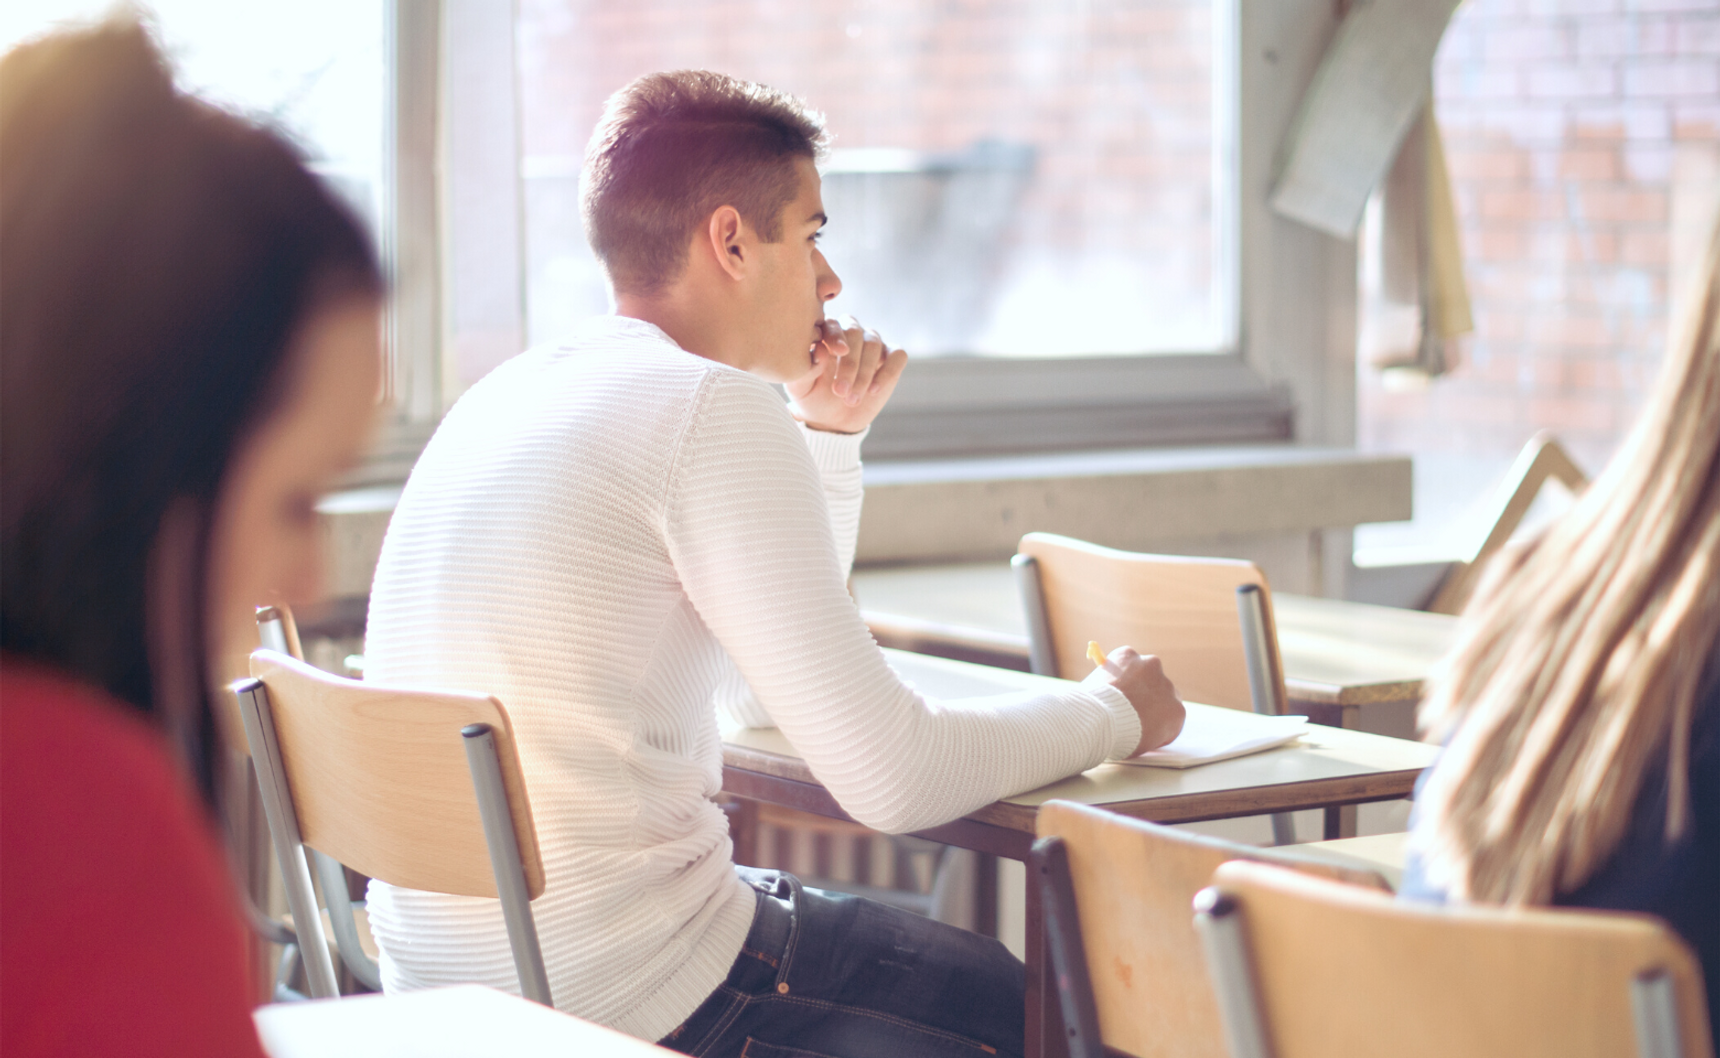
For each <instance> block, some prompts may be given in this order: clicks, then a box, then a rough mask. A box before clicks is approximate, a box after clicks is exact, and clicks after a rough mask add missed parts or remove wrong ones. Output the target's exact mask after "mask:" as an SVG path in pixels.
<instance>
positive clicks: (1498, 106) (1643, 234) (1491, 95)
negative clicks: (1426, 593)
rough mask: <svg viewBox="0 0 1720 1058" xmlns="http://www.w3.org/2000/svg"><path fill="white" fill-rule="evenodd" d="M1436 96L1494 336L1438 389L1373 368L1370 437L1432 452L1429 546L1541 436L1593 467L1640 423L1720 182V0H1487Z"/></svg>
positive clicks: (1445, 47)
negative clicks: (1684, 272) (1675, 296)
mask: <svg viewBox="0 0 1720 1058" xmlns="http://www.w3.org/2000/svg"><path fill="white" fill-rule="evenodd" d="M1434 88H1435V98H1436V104H1437V107H1438V115H1439V121H1440V126H1441V128H1442V130H1443V132H1444V135H1445V138H1446V147H1447V152H1448V158H1449V163H1450V168H1451V173H1452V178H1453V183H1454V191H1455V194H1456V199H1457V207H1458V214H1459V217H1460V220H1461V225H1462V236H1463V251H1464V259H1465V264H1466V267H1467V269H1468V275H1469V286H1470V294H1471V297H1472V299H1473V302H1474V314H1475V324H1476V332H1475V334H1474V336H1473V338H1472V339H1471V340H1470V341H1469V342H1468V343H1467V348H1466V350H1465V352H1466V358H1465V360H1464V362H1463V363H1462V365H1461V366H1460V367H1459V368H1458V369H1457V370H1456V371H1454V372H1453V373H1452V374H1451V375H1450V376H1448V377H1446V378H1442V379H1439V380H1437V381H1435V382H1433V383H1432V384H1431V385H1430V386H1428V387H1427V388H1426V389H1422V390H1414V391H1408V392H1402V391H1399V392H1394V391H1392V390H1391V389H1388V388H1387V385H1386V384H1385V380H1384V379H1382V377H1381V376H1380V375H1379V373H1378V372H1376V371H1374V370H1373V369H1371V368H1369V367H1367V366H1366V365H1362V366H1361V367H1360V368H1359V369H1358V370H1359V376H1360V377H1359V379H1358V390H1359V423H1358V439H1359V443H1360V445H1361V446H1362V447H1363V448H1365V449H1369V450H1375V451H1401V452H1412V453H1414V454H1415V456H1416V459H1417V482H1416V486H1417V494H1416V502H1417V507H1418V511H1417V522H1418V523H1421V529H1422V531H1421V532H1420V533H1419V536H1417V537H1416V540H1417V541H1418V542H1421V543H1437V542H1439V541H1440V539H1441V536H1442V531H1443V530H1449V529H1450V528H1451V527H1452V526H1453V525H1454V523H1459V522H1462V521H1463V520H1464V518H1465V517H1466V516H1468V515H1470V514H1472V513H1474V508H1473V507H1472V506H1471V504H1472V502H1473V500H1474V499H1475V498H1476V497H1477V496H1478V495H1480V494H1483V493H1485V492H1487V491H1489V490H1490V487H1491V485H1492V482H1493V480H1494V478H1495V476H1496V475H1498V474H1502V473H1503V471H1504V468H1505V467H1506V466H1507V465H1508V464H1509V462H1510V460H1511V458H1512V456H1513V455H1515V453H1516V452H1517V451H1518V449H1519V448H1521V446H1522V445H1523V443H1524V442H1525V441H1526V440H1527V439H1528V437H1529V436H1530V434H1532V433H1533V432H1534V431H1535V430H1537V429H1540V428H1550V429H1552V430H1555V431H1556V432H1557V433H1558V436H1559V437H1560V439H1561V440H1563V441H1564V442H1565V443H1566V445H1567V446H1568V447H1569V448H1570V449H1571V451H1572V453H1573V455H1575V457H1576V458H1577V460H1578V462H1579V463H1580V464H1582V465H1583V466H1584V467H1585V468H1586V469H1587V470H1589V471H1590V472H1591V473H1592V472H1594V471H1598V470H1599V469H1600V468H1601V467H1602V466H1603V465H1604V464H1605V462H1606V460H1607V459H1608V458H1609V457H1610V456H1611V454H1612V453H1613V451H1614V450H1615V448H1616V447H1617V445H1618V443H1619V441H1620V439H1621V438H1622V436H1623V435H1624V433H1625V432H1626V430H1627V429H1628V428H1629V426H1630V424H1631V423H1632V421H1633V420H1634V419H1635V417H1636V414H1637V411H1638V409H1639V408H1640V407H1641V405H1642V402H1643V399H1644V396H1645V394H1646V392H1647V390H1648V388H1649V387H1650V385H1651V384H1652V383H1653V380H1654V378H1655V374H1656V371H1657V369H1658V367H1659V365H1660V362H1661V357H1662V352H1663V346H1664V343H1665V341H1666V335H1667V320H1668V313H1669V311H1670V308H1671V302H1672V291H1673V280H1674V272H1675V271H1677V265H1678V262H1679V261H1680V260H1681V259H1683V258H1685V257H1687V256H1688V255H1689V254H1690V253H1692V252H1694V251H1693V250H1692V249H1691V246H1692V244H1693V243H1694V242H1696V241H1698V240H1699V237H1700V227H1701V221H1700V219H1699V215H1700V214H1701V213H1702V212H1703V206H1704V202H1705V200H1707V199H1708V198H1709V197H1710V196H1712V195H1713V194H1714V191H1715V187H1716V185H1715V176H1716V174H1717V173H1720V0H1468V2H1467V3H1465V4H1463V5H1462V7H1460V8H1459V9H1458V11H1457V13H1456V15H1455V16H1454V18H1453V20H1452V23H1451V26H1450V29H1449V30H1448V31H1447V33H1446V36H1445V39H1444V42H1443V43H1442V45H1441V48H1440V51H1439V56H1438V60H1437V64H1436V68H1435V71H1434ZM1451 535H1452V534H1451V533H1449V532H1446V533H1445V536H1446V537H1447V539H1446V541H1445V542H1447V543H1452V542H1455V541H1452V540H1451V539H1450V536H1451ZM1373 539H1382V538H1381V537H1379V536H1375V537H1374V538H1373ZM1385 539H1390V538H1389V537H1388V538H1385ZM1368 540H1369V535H1368V533H1367V532H1366V531H1364V532H1363V534H1362V535H1361V537H1360V538H1359V540H1358V542H1359V543H1366V542H1367V541H1368Z"/></svg>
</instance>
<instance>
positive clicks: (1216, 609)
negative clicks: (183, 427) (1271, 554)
mask: <svg viewBox="0 0 1720 1058" xmlns="http://www.w3.org/2000/svg"><path fill="white" fill-rule="evenodd" d="M1018 554H1020V555H1024V556H1028V557H1030V558H1032V559H1033V560H1034V561H1035V562H1036V563H1037V565H1038V569H1039V591H1040V594H1041V596H1042V598H1043V600H1044V603H1043V605H1044V614H1045V620H1046V623H1047V625H1048V626H1049V632H1050V638H1051V645H1052V654H1053V656H1054V657H1055V660H1056V664H1057V671H1056V672H1055V673H1048V675H1058V676H1064V677H1066V678H1069V679H1080V678H1081V677H1082V676H1084V675H1086V673H1087V672H1088V671H1089V670H1090V669H1091V668H1092V663H1091V662H1089V661H1087V660H1086V658H1087V643H1088V641H1090V640H1096V641H1097V642H1098V643H1099V645H1100V646H1101V647H1103V648H1104V649H1106V650H1110V649H1112V648H1113V647H1118V646H1123V645H1125V644H1126V645H1128V646H1132V647H1134V648H1135V649H1136V650H1138V651H1140V652H1141V653H1143V654H1156V655H1158V656H1159V657H1160V658H1161V659H1163V661H1164V665H1165V672H1166V673H1167V674H1168V675H1169V676H1170V678H1171V681H1172V682H1173V683H1175V684H1176V688H1177V693H1178V694H1179V695H1181V696H1182V697H1183V698H1185V699H1187V700H1189V701H1193V702H1201V703H1204V704H1206V705H1221V706H1224V707H1226V708H1230V709H1248V710H1252V709H1253V708H1254V698H1253V695H1252V692H1251V690H1250V687H1249V675H1248V654H1247V650H1246V647H1245V645H1244V642H1243V633H1242V624H1241V622H1240V621H1239V619H1238V617H1237V595H1236V590H1237V588H1239V587H1241V586H1243V585H1254V586H1257V587H1258V588H1259V589H1260V598H1261V603H1262V606H1263V609H1264V611H1265V631H1266V634H1265V642H1266V646H1267V654H1268V657H1267V663H1268V665H1269V677H1268V678H1269V681H1270V683H1271V688H1270V689H1271V692H1272V695H1273V701H1275V702H1278V703H1282V702H1284V701H1285V691H1284V666H1283V663H1282V662H1281V661H1280V659H1279V655H1278V649H1277V644H1278V632H1277V626H1276V624H1275V623H1274V621H1273V617H1272V592H1271V587H1270V586H1269V585H1268V584H1267V581H1266V574H1265V573H1263V572H1261V570H1260V567H1258V566H1256V565H1254V563H1252V562H1244V561H1242V560H1240V559H1228V558H1189V557H1185V556H1181V555H1147V554H1140V553H1137V552H1132V551H1117V550H1114V549H1112V548H1108V547H1100V546H1099V545H1097V544H1090V543H1087V542H1085V541H1082V540H1074V539H1071V538H1069V537H1066V536H1056V535H1053V534H1051V533H1028V534H1027V535H1026V536H1024V537H1022V538H1021V545H1020V548H1019V551H1018ZM1028 625H1029V627H1030V628H1031V627H1033V625H1034V616H1033V614H1031V613H1029V614H1028ZM1280 708H1281V706H1280ZM1273 711H1277V710H1273Z"/></svg>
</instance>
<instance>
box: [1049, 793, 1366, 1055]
mask: <svg viewBox="0 0 1720 1058" xmlns="http://www.w3.org/2000/svg"><path fill="white" fill-rule="evenodd" d="M1037 826H1038V832H1039V835H1040V836H1041V837H1046V836H1056V837H1060V838H1062V839H1063V842H1064V848H1065V850H1066V852H1067V854H1068V860H1069V874H1070V880H1071V881H1072V882H1073V887H1074V890H1075V905H1076V911H1077V914H1078V915H1079V917H1080V920H1081V938H1082V943H1083V945H1084V946H1085V947H1086V950H1087V968H1088V974H1089V976H1090V977H1091V978H1092V985H1093V1000H1094V1005H1095V1006H1096V1007H1097V1008H1098V1012H1099V1037H1100V1040H1101V1041H1102V1042H1103V1043H1104V1044H1105V1046H1106V1047H1108V1048H1111V1049H1112V1050H1117V1051H1122V1052H1125V1053H1127V1054H1131V1055H1135V1056H1136V1058H1172V1056H1175V1058H1226V1054H1227V1052H1226V1051H1225V1047H1224V1033H1223V1029H1222V1026H1221V1023H1220V1021H1219V1013H1218V1007H1217V1005H1216V1003H1215V1001H1214V999H1213V994H1212V986H1211V985H1210V984H1209V983H1208V981H1207V973H1206V958H1205V956H1204V955H1202V953H1201V944H1200V938H1199V936H1198V934H1196V932H1195V928H1194V910H1193V908H1194V896H1195V894H1196V893H1198V892H1200V891H1201V890H1202V889H1204V888H1206V887H1207V886H1208V885H1210V884H1211V883H1212V873H1213V871H1215V870H1217V869H1218V866H1219V865H1220V864H1221V863H1224V862H1226V861H1228V860H1233V859H1236V858H1238V857H1248V858H1257V859H1265V860H1269V861H1271V862H1274V863H1284V864H1287V865H1288V864H1293V863H1294V864H1295V866H1296V867H1297V869H1298V870H1307V871H1311V872H1313V873H1316V874H1320V875H1323V876H1325V877H1329V878H1335V879H1338V880H1340V881H1347V882H1353V883H1356V884H1361V885H1369V886H1373V887H1376V888H1383V887H1384V885H1385V882H1384V881H1383V880H1382V879H1381V878H1380V876H1379V875H1378V874H1375V873H1373V872H1371V871H1357V870H1349V869H1345V868H1342V867H1336V866H1329V865H1326V864H1316V863H1306V864H1303V863H1296V862H1295V861H1294V860H1293V859H1292V856H1293V854H1290V853H1285V852H1283V851H1276V852H1275V851H1273V850H1269V849H1259V848H1254V847H1252V846H1248V845H1238V844H1235V843H1233V842H1228V841H1223V840H1220V839H1218V838H1209V837H1205V836H1203V835H1199V834H1191V833H1188V832H1187V831H1181V830H1174V829H1172V828H1170V827H1164V826H1159V825H1157V824H1154V823H1146V822H1142V821H1141V820H1138V819H1129V818H1127V817H1125V816H1120V815H1117V814H1115V813H1113V812H1105V811H1101V810H1099V809H1095V808H1089V807H1087V806H1086V805H1078V804H1074V803H1072V802H1069V801H1049V802H1047V803H1046V804H1045V805H1044V806H1043V807H1041V808H1040V810H1039V819H1038V824H1037ZM1334 1053H1335V1052H1334Z"/></svg>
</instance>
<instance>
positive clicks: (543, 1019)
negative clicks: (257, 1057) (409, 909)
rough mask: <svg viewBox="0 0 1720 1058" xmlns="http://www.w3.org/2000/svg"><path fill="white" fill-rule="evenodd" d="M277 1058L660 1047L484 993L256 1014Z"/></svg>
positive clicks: (408, 1057) (441, 992) (558, 1055)
mask: <svg viewBox="0 0 1720 1058" xmlns="http://www.w3.org/2000/svg"><path fill="white" fill-rule="evenodd" d="M252 1019H253V1020H254V1021H256V1023H257V1035H258V1036H259V1037H261V1038H262V1041H263V1050H264V1051H266V1052H268V1054H269V1055H270V1058H488V1056H490V1055H497V1054H505V1055H511V1056H514V1058H567V1056H568V1055H581V1056H590V1058H651V1056H653V1055H666V1054H671V1053H673V1052H671V1051H666V1050H664V1049H663V1048H661V1047H658V1046H656V1045H655V1044H650V1043H646V1042H645V1041H643V1040H636V1039H634V1038H633V1037H632V1036H627V1035H624V1034H622V1033H619V1032H616V1031H615V1030H613V1029H606V1028H604V1027H603V1026H601V1025H593V1024H592V1023H591V1022H589V1021H581V1020H580V1019H578V1018H575V1017H570V1016H568V1015H566V1014H562V1013H560V1012H558V1011H554V1010H551V1009H549V1008H548V1007H542V1006H539V1005H538V1004H536V1003H532V1002H528V1001H527V1000H524V999H521V998H520V997H518V996H512V995H508V994H506V993H503V992H496V991H493V990H491V989H488V988H484V987H481V986H479V985H458V986H455V987H452V988H432V989H428V990H426V991H423V992H407V993H405V994H403V995H395V996H380V995H373V996H353V997H351V998H349V999H319V1000H313V1001H310V1002H304V1003H275V1004H271V1005H269V1006H264V1007H258V1008H257V1009H256V1011H255V1012H253V1014H252Z"/></svg>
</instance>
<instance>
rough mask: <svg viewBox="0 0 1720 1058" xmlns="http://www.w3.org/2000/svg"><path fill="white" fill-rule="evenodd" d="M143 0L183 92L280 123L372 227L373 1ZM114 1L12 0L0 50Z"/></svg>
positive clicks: (375, 187) (0, 28)
mask: <svg viewBox="0 0 1720 1058" xmlns="http://www.w3.org/2000/svg"><path fill="white" fill-rule="evenodd" d="M150 6H151V8H152V9H153V11H154V16H155V17H154V21H155V24H156V26H157V28H158V30H159V33H160V39H161V42H162V44H163V46H164V48H165V49H166V51H167V53H168V55H169V56H170V57H171V58H172V60H173V62H174V64H175V66H176V67H177V68H178V74H179V80H180V84H181V86H182V87H183V88H184V89H185V90H187V91H189V92H192V93H195V94H196V95H199V96H202V97H203V98H205V99H209V100H211V101H213V102H215V103H218V104H220V105H222V106H224V107H227V108H228V109H230V110H233V111H235V112H237V113H240V114H243V115H244V116H246V117H249V118H251V119H253V120H256V121H260V122H262V123H264V124H267V125H270V126H273V127H274V128H276V129H278V130H279V131H281V132H282V133H284V134H285V135H286V136H287V137H288V138H290V139H292V140H293V141H294V142H295V143H297V144H298V146H299V148H300V149H301V150H302V151H303V152H304V153H305V156H306V158H307V159H308V161H309V163H310V166H311V168H312V169H313V170H314V171H316V172H317V173H318V174H319V175H320V176H322V177H323V179H324V180H326V181H327V182H328V183H329V185H330V186H331V187H333V188H334V190H335V191H336V192H337V193H338V194H339V195H340V196H341V197H342V198H343V199H345V200H346V202H347V203H348V204H349V205H350V206H351V207H352V208H353V211H354V212H355V213H357V214H358V215H359V216H360V217H362V218H363V219H364V221H365V223H366V224H367V225H369V227H370V229H371V231H372V232H380V231H381V226H382V218H383V216H384V206H385V201H384V195H383V187H384V182H383V174H384V159H383V146H384V143H383V130H384V126H385V121H386V106H385V103H386V96H385V92H384V24H383V13H384V8H383V4H382V3H381V2H380V0H370V2H354V0H294V2H292V3H286V2H273V3H255V2H253V3H245V4H232V3H226V2H223V0H154V2H153V3H152V4H151V5H150ZM111 7H112V5H111V4H110V3H108V2H106V0H11V2H9V3H8V4H7V5H6V7H5V9H4V11H3V12H0V50H3V49H6V48H10V47H11V46H12V45H13V44H15V43H18V42H19V41H21V40H24V39H26V38H29V37H32V36H35V35H37V34H39V33H41V32H43V31H45V30H47V29H50V28H52V27H53V26H54V25H55V24H57V23H61V22H65V21H68V20H89V19H96V18H100V17H101V16H102V15H103V14H104V13H105V12H106V11H107V10H109V9H110V8H111Z"/></svg>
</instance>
